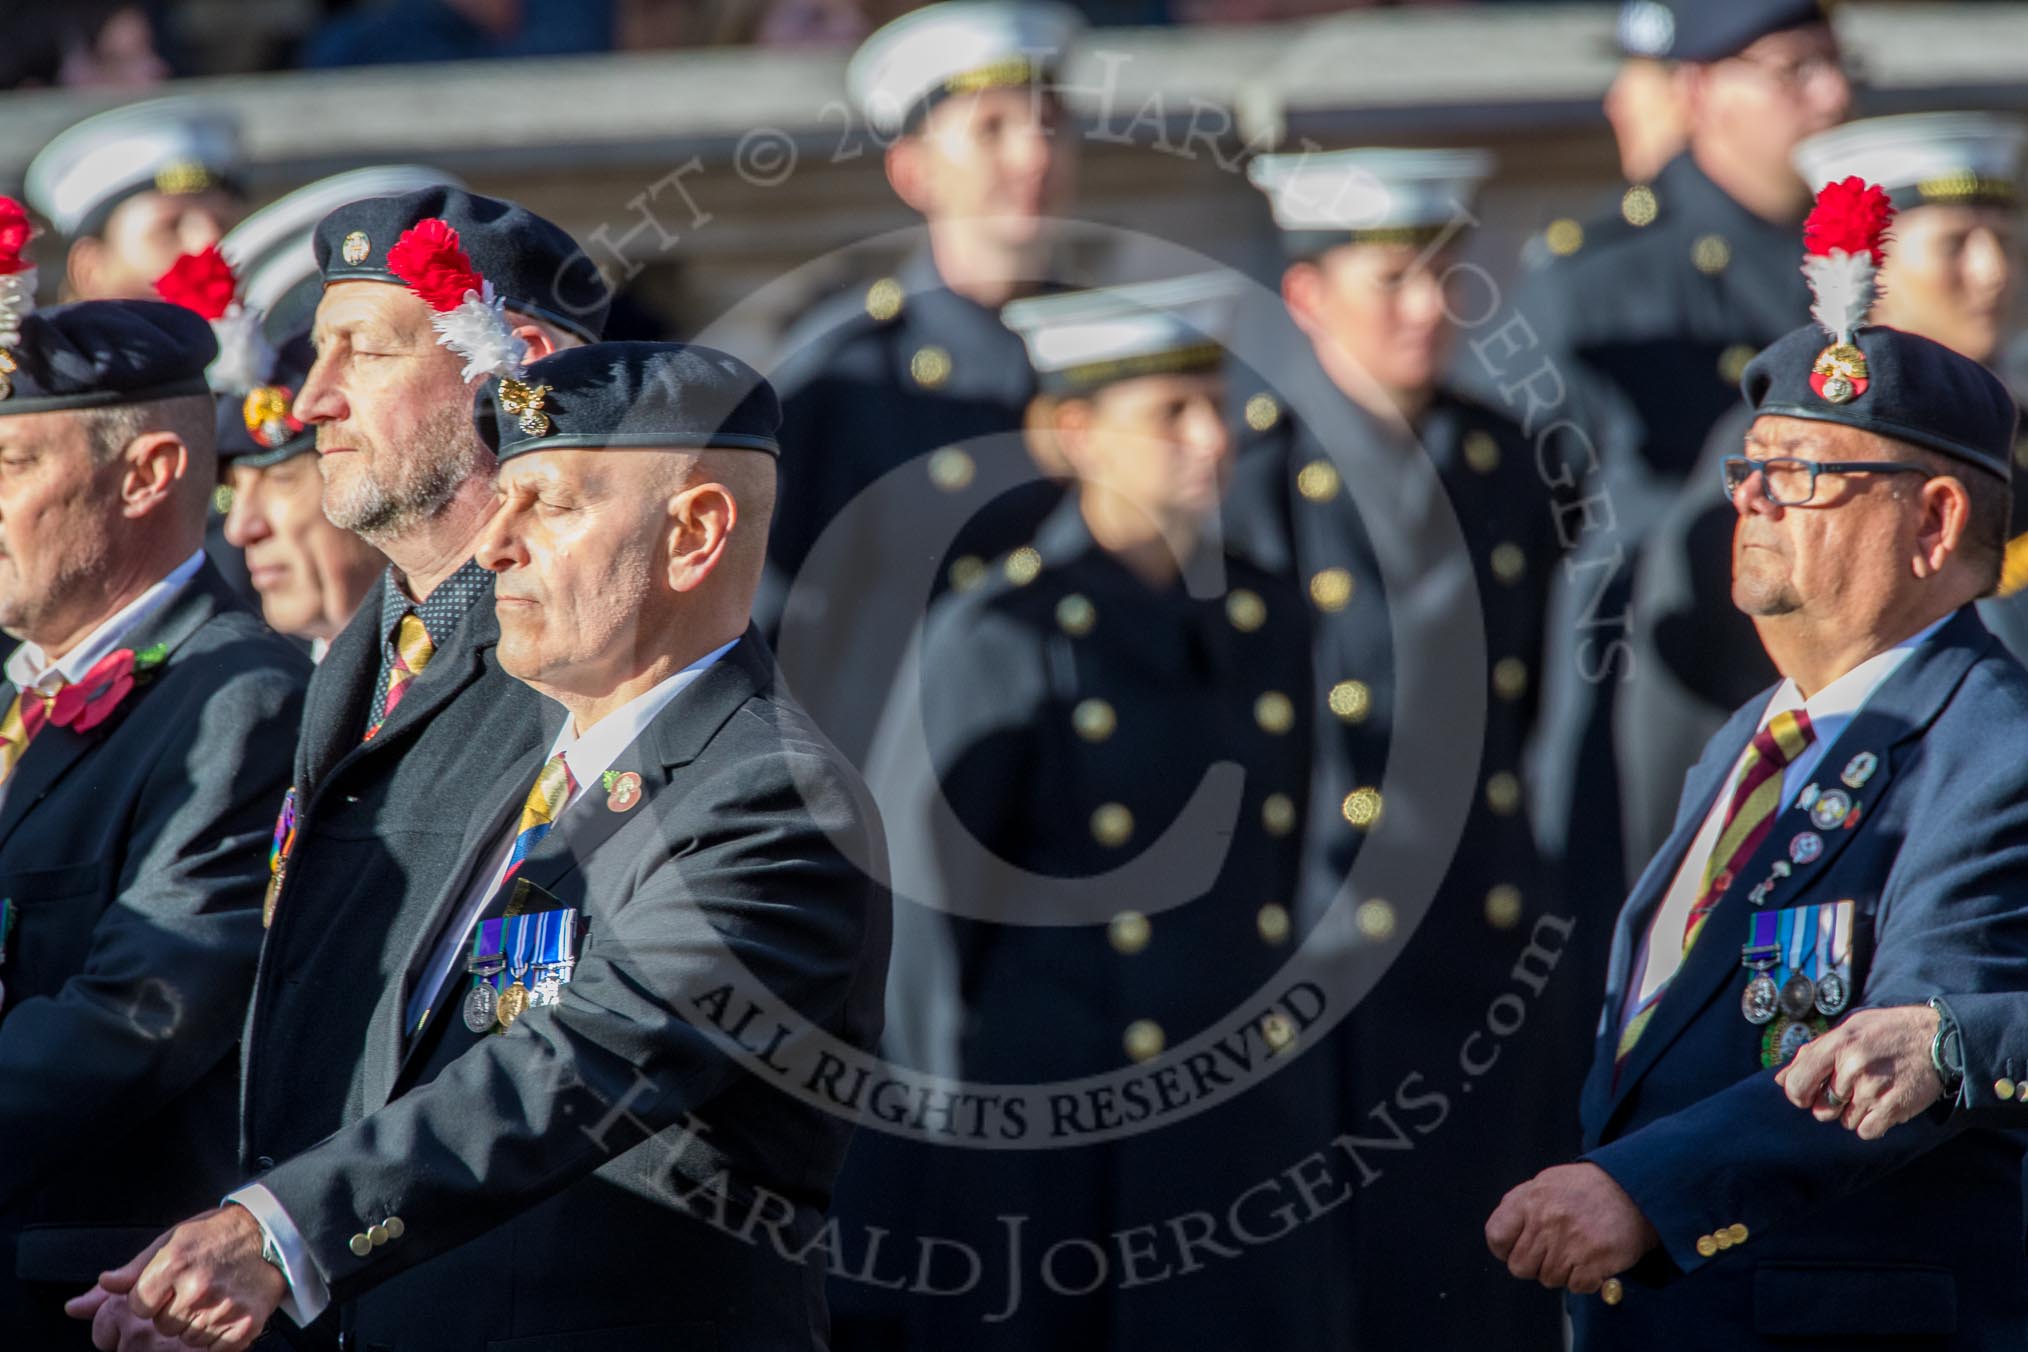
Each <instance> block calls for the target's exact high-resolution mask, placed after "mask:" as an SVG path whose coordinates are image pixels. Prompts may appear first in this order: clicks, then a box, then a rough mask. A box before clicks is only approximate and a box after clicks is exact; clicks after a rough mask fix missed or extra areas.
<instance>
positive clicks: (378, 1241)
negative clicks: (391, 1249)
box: [366, 1225, 387, 1249]
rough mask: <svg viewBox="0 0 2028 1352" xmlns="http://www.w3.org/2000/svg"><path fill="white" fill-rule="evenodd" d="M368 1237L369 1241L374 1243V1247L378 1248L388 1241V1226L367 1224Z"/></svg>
mask: <svg viewBox="0 0 2028 1352" xmlns="http://www.w3.org/2000/svg"><path fill="white" fill-rule="evenodd" d="M366 1238H367V1239H368V1241H370V1242H371V1243H372V1245H373V1247H374V1248H376V1249H377V1248H379V1247H380V1246H381V1245H383V1244H385V1243H387V1227H386V1226H384V1225H369V1226H367V1227H366Z"/></svg>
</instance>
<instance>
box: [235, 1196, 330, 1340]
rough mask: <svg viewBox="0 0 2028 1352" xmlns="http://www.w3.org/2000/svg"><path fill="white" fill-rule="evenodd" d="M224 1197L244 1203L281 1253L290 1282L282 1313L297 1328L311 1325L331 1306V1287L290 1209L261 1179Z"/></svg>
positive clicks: (285, 1276)
mask: <svg viewBox="0 0 2028 1352" xmlns="http://www.w3.org/2000/svg"><path fill="white" fill-rule="evenodd" d="M225 1200H226V1201H228V1202H234V1203H237V1204H238V1205H240V1206H243V1207H245V1208H246V1209H247V1211H248V1212H250V1213H251V1214H252V1215H253V1218H254V1220H255V1221H256V1222H258V1223H259V1225H260V1227H261V1233H262V1234H263V1235H266V1236H267V1238H268V1239H269V1240H270V1241H272V1242H273V1244H274V1246H275V1251H276V1252H277V1253H279V1254H281V1256H282V1277H283V1279H284V1280H286V1281H287V1282H288V1284H289V1290H288V1294H286V1295H284V1296H283V1297H282V1307H281V1308H282V1313H283V1314H285V1315H287V1316H288V1317H289V1318H291V1319H293V1320H295V1321H296V1326H297V1327H298V1328H305V1327H308V1326H309V1324H310V1323H311V1321H313V1320H315V1319H316V1317H317V1316H318V1315H320V1314H322V1313H324V1311H325V1310H327V1309H329V1308H330V1306H331V1291H330V1289H329V1288H328V1287H326V1286H325V1285H324V1279H323V1278H322V1277H321V1276H319V1275H318V1273H317V1265H316V1264H315V1263H313V1262H311V1261H310V1246H309V1245H308V1244H307V1243H305V1242H304V1240H303V1232H302V1231H300V1230H298V1229H297V1228H296V1223H295V1222H294V1221H292V1220H290V1219H289V1213H288V1212H286V1211H284V1210H282V1204H281V1203H280V1202H278V1201H276V1200H275V1195H274V1194H273V1193H271V1192H269V1191H268V1190H267V1189H266V1188H264V1187H262V1186H261V1185H260V1184H258V1183H249V1184H247V1185H246V1186H245V1187H243V1188H241V1189H240V1190H239V1191H238V1192H234V1193H228V1194H227V1195H226V1198H225Z"/></svg>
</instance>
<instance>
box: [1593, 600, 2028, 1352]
mask: <svg viewBox="0 0 2028 1352" xmlns="http://www.w3.org/2000/svg"><path fill="white" fill-rule="evenodd" d="M1765 707H1766V701H1765V699H1757V700H1754V701H1753V702H1751V703H1749V704H1747V705H1746V706H1745V707H1744V708H1742V709H1741V710H1740V711H1739V712H1738V713H1737V714H1735V715H1734V716H1733V718H1732V721H1731V722H1729V723H1728V724H1727V725H1726V726H1725V728H1724V730H1723V731H1721V732H1720V733H1719V734H1718V736H1717V737H1715V738H1714V739H1713V740H1712V742H1711V745H1710V747H1709V748H1708V749H1707V751H1706V753H1705V756H1704V759H1703V760H1702V761H1700V762H1699V763H1698V765H1697V767H1696V768H1695V769H1694V770H1693V771H1692V772H1691V774H1690V778H1689V782H1688V785H1687V787H1686V789H1685V792H1684V795H1683V803H1682V808H1681V810H1680V811H1679V812H1678V814H1677V819H1676V830H1675V832H1674V833H1673V834H1672V835H1671V837H1670V839H1669V842H1668V844H1667V845H1666V846H1664V847H1663V849H1662V852H1661V853H1660V854H1658V855H1656V856H1655V859H1654V861H1653V862H1652V863H1650V864H1649V866H1648V869H1647V871H1646V872H1645V873H1644V874H1643V875H1642V876H1641V879H1640V882H1639V883H1638V884H1637V885H1636V886H1635V888H1634V891H1633V894H1632V896H1631V897H1630V898H1629V899H1628V902H1627V906H1626V909H1625V911H1624V912H1623V913H1622V915H1621V917H1620V924H1619V929H1618V932H1617V933H1616V935H1615V937H1614V947H1613V956H1612V965H1611V969H1610V973H1611V974H1610V978H1609V981H1608V984H1607V988H1606V1016H1605V1018H1604V1020H1603V1022H1602V1023H1601V1026H1600V1029H1599V1036H1598V1042H1597V1047H1596V1051H1595V1059H1594V1062H1593V1066H1592V1072H1591V1077H1590V1079H1589V1080H1588V1081H1587V1083H1586V1085H1585V1091H1584V1099H1583V1117H1584V1128H1585V1140H1586V1145H1587V1148H1588V1152H1589V1153H1588V1154H1587V1155H1586V1156H1585V1158H1586V1159H1588V1160H1590V1161H1591V1162H1593V1163H1595V1164H1597V1165H1599V1166H1600V1167H1602V1168H1604V1169H1605V1170H1606V1172H1607V1173H1609V1174H1611V1175H1612V1176H1613V1178H1614V1179H1616V1180H1617V1181H1618V1182H1619V1184H1620V1185H1621V1186H1622V1187H1623V1188H1625V1189H1626V1191H1627V1193H1628V1194H1629V1195H1630V1196H1631V1197H1632V1198H1633V1199H1634V1201H1635V1203H1636V1204H1638V1205H1639V1206H1640V1208H1641V1210H1642V1212H1643V1213H1644V1214H1645V1215H1646V1216H1647V1217H1648V1219H1649V1220H1650V1221H1651V1222H1652V1223H1653V1224H1654V1226H1655V1228H1656V1230H1657V1231H1659V1232H1660V1234H1661V1246H1660V1248H1659V1250H1657V1251H1656V1252H1654V1253H1651V1254H1650V1255H1649V1256H1648V1258H1647V1259H1645V1260H1644V1261H1643V1263H1642V1264H1641V1266H1640V1267H1639V1268H1638V1269H1637V1270H1636V1271H1635V1272H1634V1273H1632V1274H1629V1280H1628V1281H1627V1283H1626V1295H1625V1299H1624V1301H1623V1302H1622V1303H1621V1304H1619V1305H1618V1306H1607V1305H1605V1304H1604V1303H1603V1302H1602V1301H1601V1300H1600V1299H1599V1298H1598V1297H1595V1296H1585V1297H1576V1298H1573V1300H1572V1301H1571V1310H1572V1314H1573V1317H1574V1319H1575V1322H1576V1327H1577V1346H1578V1347H1579V1348H1585V1349H1604V1348H1629V1349H1632V1348H1652V1347H1656V1346H1685V1347H1725V1348H1759V1347H1765V1348H1769V1349H1776V1348H1781V1349H1790V1348H1796V1347H1814V1348H1826V1349H1828V1348H1834V1347H1837V1348H1844V1347H1855V1346H1860V1345H1863V1346H1865V1347H1867V1348H1910V1349H1913V1348H1953V1349H1974V1348H1977V1349H1985V1348H1992V1349H1999V1348H2019V1347H2021V1346H2022V1345H2023V1341H2024V1339H2028V1263H2024V1260H2023V1255H2022V1245H2021V1235H2022V1203H2021V1187H2020V1176H2021V1142H2020V1141H2019V1140H2018V1139H2017V1138H2014V1137H2012V1136H2009V1135H2007V1134H2003V1133H1999V1132H1993V1131H1986V1130H1963V1129H1961V1128H1959V1127H1958V1126H1956V1125H1954V1124H1944V1123H1941V1122H1938V1121H1936V1120H1933V1119H1932V1120H1922V1121H1918V1122H1914V1123H1910V1124H1908V1125H1907V1126H1904V1127H1901V1128H1898V1129H1897V1130H1895V1131H1892V1132H1890V1133H1888V1135H1887V1136H1886V1137H1885V1138H1884V1139H1882V1140H1879V1141H1873V1142H1867V1141H1861V1140H1859V1139H1858V1138H1857V1137H1856V1136H1854V1135H1853V1134H1852V1133H1851V1132H1849V1131H1846V1130H1845V1129H1844V1128H1842V1127H1840V1126H1837V1125H1836V1124H1825V1123H1820V1122H1818V1121H1816V1120H1815V1119H1814V1118H1812V1117H1811V1116H1810V1115H1809V1114H1807V1113H1803V1112H1799V1111H1798V1110H1797V1109H1795V1108H1794V1107H1793V1106H1791V1105H1790V1104H1789V1103H1788V1101H1787V1099H1786V1098H1785V1096H1784V1095H1783V1094H1782V1092H1781V1091H1780V1089H1778V1088H1777V1087H1776V1086H1775V1084H1774V1083H1773V1079H1774V1075H1773V1072H1772V1071H1766V1070H1762V1069H1761V1068H1760V1062H1759V1055H1758V1052H1759V1046H1760V1041H1761V1030H1760V1029H1758V1028H1755V1027H1752V1026H1751V1025H1749V1024H1747V1023H1746V1022H1745V1020H1744V1019H1743V1018H1742V1017H1741V1015H1740V1011H1739V1000H1740V995H1741V992H1742V991H1743V989H1744V987H1745V983H1746V979H1747V973H1746V971H1745V970H1744V969H1743V968H1742V967H1741V965H1740V951H1739V946H1740V944H1741V943H1743V942H1744V941H1745V938H1746V933H1747V931H1748V929H1749V922H1750V917H1751V916H1752V914H1753V913H1754V910H1755V906H1754V903H1753V901H1752V900H1751V893H1752V892H1753V891H1754V890H1755V888H1756V886H1757V885H1758V884H1760V883H1762V882H1763V881H1765V880H1768V879H1772V889H1771V891H1769V892H1767V893H1766V894H1765V898H1766V899H1765V906H1766V907H1767V908H1769V909H1774V910H1781V909H1785V908H1788V907H1792V906H1797V905H1804V904H1809V903H1812V902H1827V901H1835V900H1843V899H1850V900H1853V901H1855V902H1856V903H1857V904H1858V906H1857V909H1858V915H1859V920H1858V924H1857V925H1856V926H1855V955H1856V956H1855V966H1854V970H1853V979H1854V984H1855V990H1856V994H1855V998H1854V1001H1853V1003H1854V1005H1855V1006H1864V1005H1899V1004H1909V1003H1914V1002H1918V1001H1921V1000H1923V999H1925V998H1927V997H1928V996H1930V995H1932V994H1935V993H1937V992H1939V991H1952V992H1964V993H1967V994H1979V993H1982V992H1990V991H2007V990H2019V989H2020V988H2021V986H2022V984H2023V982H2024V980H2028V907H2024V898H2028V764H2024V763H2023V761H2022V759H2021V758H2020V757H2019V756H2018V755H2013V754H2006V753H2004V752H2003V753H2001V754H1996V753H1995V747H1996V746H2001V747H2007V746H2011V745H2012V744H2013V743H2014V742H2015V741H2017V740H2018V739H2019V737H2020V735H2021V733H2022V730H2023V729H2024V726H2028V673H2024V672H2023V670H2022V668H2021V666H2020V664H2019V663H2018V662H2016V661H2015V660H2014V658H2013V657H2012V656H2010V655H2008V654H2007V652H2006V651H2005V649H2004V648H2002V647H2001V645H2000V643H1999V642H1998V641H1997V640H1996V639H1994V638H1993V637H1992V636H1991V635H1990V634H1989V633H1987V631H1986V629H1985V626H1984V625H1982V624H1981V623H1980V622H1979V620H1978V618H1977V616H1976V614H1974V613H1973V611H1972V610H1971V608H1970V607H1967V608H1966V609H1965V610H1964V611H1961V612H1960V613H1959V614H1957V615H1956V616H1954V617H1953V618H1952V619H1951V620H1950V621H1949V622H1948V623H1947V624H1946V625H1945V626H1944V627H1943V628H1942V629H1940V630H1939V631H1938V632H1937V633H1936V634H1935V635H1934V636H1932V637H1931V638H1930V640H1929V641H1928V642H1926V643H1924V644H1923V645H1921V646H1920V647H1919V648H1918V649H1917V650H1916V651H1915V652H1914V653H1913V654H1911V655H1910V656H1909V658H1908V659H1907V660H1906V662H1905V663H1904V664H1903V665H1902V667H1901V668H1900V669H1899V670H1898V671H1896V672H1895V673H1894V674H1893V675H1892V676H1890V677H1889V678H1888V679H1887V680H1886V681H1885V682H1884V683H1883V684H1882V685H1881V686H1880V688H1879V689H1878V690H1876V691H1875V692H1874V694H1873V696H1872V698H1871V699H1869V700H1868V701H1867V703H1866V705H1865V706H1864V707H1863V708H1862V709H1861V710H1860V712H1859V713H1858V714H1857V715H1856V716H1855V717H1854V718H1853V720H1852V722H1851V723H1850V724H1849V725H1847V727H1846V729H1845V731H1844V733H1843V734H1842V735H1841V736H1840V737H1839V738H1838V740H1837V741H1836V742H1835V743H1833V744H1832V745H1831V746H1830V747H1829V748H1827V750H1826V751H1825V753H1824V759H1823V761H1822V762H1821V763H1820V766H1819V769H1818V770H1817V772H1816V774H1815V776H1814V778H1815V779H1816V780H1817V781H1819V782H1820V783H1824V784H1835V783H1836V782H1837V780H1838V778H1839V776H1840V773H1841V767H1843V766H1845V765H1847V764H1848V763H1849V762H1850V760H1851V758H1852V757H1853V756H1854V755H1855V754H1857V753H1859V752H1861V751H1871V752H1873V753H1874V754H1875V755H1876V756H1877V757H1878V767H1877V769H1876V770H1875V771H1874V773H1873V774H1872V776H1871V778H1870V779H1867V780H1865V782H1864V784H1863V787H1861V788H1858V789H1854V790H1852V796H1853V799H1854V801H1855V803H1856V804H1857V806H1858V808H1859V810H1860V819H1859V821H1858V823H1857V824H1856V826H1854V827H1852V828H1850V829H1842V830H1830V831H1825V832H1823V833H1822V842H1823V851H1822V853H1821V855H1820V856H1819V857H1818V858H1816V859H1815V860H1813V861H1811V862H1810V863H1807V864H1802V863H1798V864H1795V865H1794V866H1793V867H1792V869H1791V870H1790V871H1789V872H1788V873H1787V874H1785V875H1777V874H1776V873H1775V872H1774V870H1773V865H1774V863H1775V862H1776V861H1777V860H1781V861H1782V862H1784V863H1787V861H1788V859H1789V853H1788V845H1789V842H1790V841H1791V840H1792V839H1793V838H1794V837H1795V836H1796V834H1797V833H1798V832H1799V831H1801V830H1804V829H1808V828H1809V825H1810V824H1809V820H1808V813H1807V812H1806V811H1804V810H1802V809H1799V808H1796V807H1789V808H1787V809H1786V810H1785V811H1784V812H1783V814H1782V815H1781V816H1780V817H1779V818H1777V820H1776V822H1775V826H1774V829H1773V831H1772V832H1770V833H1769V836H1768V838H1767V842H1766V844H1765V845H1764V846H1763V847H1762V849H1761V851H1760V852H1759V854H1757V855H1756V856H1755V857H1754V859H1753V860H1752V862H1751V863H1749V864H1748V865H1747V867H1746V868H1745V869H1744V871H1742V872H1741V873H1740V875H1739V883H1738V885H1735V886H1734V887H1732V888H1731V889H1730V890H1728V891H1727V892H1726V893H1725V894H1724V896H1723V897H1722V898H1721V899H1720V901H1719V902H1718V904H1717V906H1716V907H1715V908H1714V909H1713V910H1712V912H1711V914H1710V918H1709V919H1708V920H1707V921H1706V926H1705V931H1704V935H1703V937H1702V938H1701V939H1700V940H1699V941H1698V943H1697V945H1696V946H1695V947H1694V948H1692V949H1691V951H1690V953H1689V955H1688V957H1687V958H1686V959H1685V961H1684V965H1683V967H1682V969H1681V971H1679V972H1678V973H1677V975H1676V977H1675V979H1674V980H1673V981H1672V982H1671V983H1670V985H1669V987H1668V988H1667V990H1666V992H1665V993H1664V994H1663V996H1662V998H1661V1000H1660V1001H1659V1003H1658V1004H1657V1005H1656V1006H1655V1012H1654V1014H1653V1016H1652V1018H1651V1021H1650V1023H1649V1025H1648V1027H1647V1030H1646V1032H1645V1033H1644V1034H1643V1035H1642V1037H1641V1039H1640V1041H1639V1042H1638V1043H1636V1044H1635V1046H1634V1049H1633V1052H1632V1054H1631V1055H1630V1056H1629V1058H1628V1060H1627V1062H1626V1064H1625V1065H1624V1067H1622V1068H1621V1070H1620V1071H1619V1073H1618V1075H1617V1076H1615V1073H1614V1068H1613V1051H1614V1048H1615V1046H1616V1044H1617V1041H1618V1037H1619V1031H1620V1011H1621V1008H1622V1005H1623V997H1624V992H1625V989H1626V985H1627V983H1628V981H1629V980H1630V979H1631V974H1632V971H1633V966H1634V955H1635V953H1636V952H1637V950H1638V946H1639V944H1640V943H1641V941H1642V936H1643V935H1644V934H1645V932H1646V929H1647V925H1648V921H1649V918H1650V916H1651V915H1652V914H1653V912H1654V909H1655V907H1656V905H1657V904H1659V902H1660V900H1661V898H1662V896H1663V895H1664V893H1665V892H1666V891H1667V889H1668V886H1669V883H1670V880H1671V879H1672V878H1673V876H1674V875H1675V872H1676V870H1677V867H1678V865H1679V864H1680V863H1681V862H1682V859H1683V854H1684V851H1685V850H1686V849H1687V848H1688V846H1689V844H1690V841H1691V840H1692V838H1693V837H1694V836H1695V835H1696V832H1697V830H1698V827H1699V825H1700V824H1701V823H1702V821H1703V819H1704V816H1705V814H1706V812H1707V811H1709V809H1710V807H1711V804H1712V802H1713V801H1714V800H1715V798H1716V796H1717V795H1718V794H1719V793H1720V792H1722V791H1723V790H1724V788H1725V785H1726V781H1727V779H1728V777H1729V774H1730V771H1731V769H1732V766H1733V764H1734V762H1735V760H1736V759H1737V757H1738V756H1739V754H1740V752H1741V751H1742V750H1743V749H1744V747H1745V745H1746V743H1747V741H1748V739H1749V738H1750V737H1751V736H1752V733H1753V731H1754V727H1755V725H1756V723H1757V721H1758V719H1759V716H1760V713H1761V711H1762V709H1764V708H1765ZM1749 884H1752V885H1755V886H1749ZM1734 1225H1743V1226H1745V1227H1746V1232H1747V1236H1748V1237H1747V1240H1746V1242H1745V1243H1744V1244H1742V1245H1739V1246H1737V1247H1734V1248H1730V1249H1727V1250H1723V1251H1720V1252H1718V1253H1716V1254H1715V1255H1713V1256H1712V1257H1708V1258H1707V1257H1702V1256H1700V1255H1699V1253H1698V1251H1697V1241H1698V1240H1699V1238H1701V1237H1703V1236H1707V1235H1712V1234H1714V1233H1716V1232H1718V1231H1720V1230H1725V1229H1727V1228H1729V1227H1732V1226H1734ZM1862 1338H1863V1339H1865V1341H1864V1342H1863V1344H1862V1343H1860V1342H1855V1341H1854V1340H1855V1339H1862Z"/></svg>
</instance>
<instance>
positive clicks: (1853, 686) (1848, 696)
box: [1760, 615, 1951, 728]
mask: <svg viewBox="0 0 2028 1352" xmlns="http://www.w3.org/2000/svg"><path fill="white" fill-rule="evenodd" d="M1950 618H1951V617H1950V616H1949V615H1946V616H1944V617H1943V619H1941V620H1937V621H1936V622H1935V623H1933V624H1930V625H1928V626H1926V627H1924V628H1923V629H1922V630H1920V631H1919V632H1917V633H1914V634H1911V635H1909V636H1908V637H1907V638H1905V639H1903V640H1902V641H1901V642H1899V643H1897V644H1895V645H1894V646H1893V647H1892V648H1889V649H1887V651H1885V652H1880V653H1875V654H1874V655H1873V656H1871V657H1869V658H1867V659H1866V660H1865V661H1864V662H1861V663H1860V664H1859V665H1858V666H1856V667H1854V668H1852V669H1851V670H1850V671H1848V672H1846V673H1845V674H1844V675H1843V676H1840V677H1839V678H1838V679H1837V680H1835V681H1832V682H1831V683H1830V684H1829V685H1826V686H1825V687H1824V688H1823V689H1822V690H1819V691H1818V692H1817V693H1816V694H1814V695H1812V696H1810V698H1809V699H1807V700H1806V699H1804V698H1803V694H1802V691H1801V690H1799V689H1798V688H1797V687H1796V683H1795V682H1794V681H1793V680H1790V679H1787V678H1784V679H1783V680H1782V683H1781V687H1780V688H1779V689H1777V690H1776V691H1775V694H1774V698H1773V699H1771V700H1769V701H1768V705H1767V708H1766V709H1765V710H1763V711H1762V713H1761V716H1760V726H1761V727H1763V728H1764V727H1766V726H1767V725H1768V720H1770V719H1772V718H1773V717H1774V716H1775V715H1776V714H1778V713H1784V712H1786V711H1788V710H1790V709H1801V710H1802V711H1803V712H1804V713H1807V714H1808V715H1809V716H1810V722H1811V724H1813V725H1815V726H1818V727H1821V726H1823V725H1824V724H1825V723H1826V722H1828V721H1830V720H1832V719H1845V718H1850V717H1851V716H1852V715H1853V714H1856V713H1858V712H1859V710H1860V708H1861V707H1863V706H1864V705H1865V703H1866V701H1867V700H1869V699H1871V698H1872V697H1873V692H1874V691H1875V690H1878V689H1879V688H1880V686H1881V683H1882V682H1884V681H1885V680H1886V679H1887V678H1888V677H1889V676H1892V675H1893V674H1894V673H1895V672H1896V671H1897V670H1899V669H1900V667H1901V664H1902V663H1903V662H1906V661H1907V660H1908V659H1909V656H1910V655H1911V654H1912V653H1914V652H1915V650H1916V649H1917V648H1918V647H1920V646H1921V645H1922V644H1924V643H1927V642H1928V641H1929V639H1930V637H1931V635H1933V634H1935V633H1936V631H1937V630H1939V629H1941V628H1943V627H1944V625H1945V624H1946V623H1948V622H1949V621H1950Z"/></svg>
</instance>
